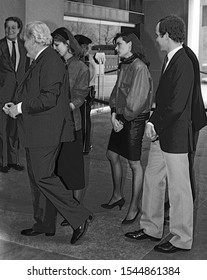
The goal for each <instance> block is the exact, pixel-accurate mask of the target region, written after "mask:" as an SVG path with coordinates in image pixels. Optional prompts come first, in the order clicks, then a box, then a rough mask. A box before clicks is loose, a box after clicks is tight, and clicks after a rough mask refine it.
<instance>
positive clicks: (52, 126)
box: [15, 47, 74, 147]
mask: <svg viewBox="0 0 207 280" xmlns="http://www.w3.org/2000/svg"><path fill="white" fill-rule="evenodd" d="M67 75H68V73H67V71H66V68H65V65H64V63H63V62H62V60H61V58H60V55H59V54H57V53H56V52H55V50H54V49H53V48H52V47H47V48H46V49H45V50H44V51H43V52H42V53H41V54H40V55H39V56H38V57H37V59H36V60H35V61H34V62H33V64H32V65H31V66H30V68H29V70H28V71H27V73H26V74H25V76H24V78H23V80H22V81H21V83H20V84H19V86H18V88H17V91H16V93H15V102H16V103H19V102H22V114H20V115H18V117H17V120H18V131H19V137H20V141H21V143H22V145H23V146H24V147H46V146H55V145H58V144H59V143H60V141H61V140H62V139H61V137H62V135H63V131H64V132H65V133H64V136H65V138H64V140H65V141H70V140H73V139H74V137H73V131H74V123H73V121H72V117H71V112H70V110H69V98H68V94H69V84H68V83H67V84H66V83H65V79H68V76H67Z"/></svg>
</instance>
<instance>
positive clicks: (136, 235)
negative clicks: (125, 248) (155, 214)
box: [125, 229, 160, 241]
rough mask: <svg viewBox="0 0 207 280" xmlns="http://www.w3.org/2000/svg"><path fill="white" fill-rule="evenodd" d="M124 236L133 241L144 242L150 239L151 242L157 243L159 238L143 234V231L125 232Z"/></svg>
mask: <svg viewBox="0 0 207 280" xmlns="http://www.w3.org/2000/svg"><path fill="white" fill-rule="evenodd" d="M125 236H126V237H127V238H130V239H133V240H144V239H150V240H151V241H159V240H160V238H156V237H153V236H150V235H148V234H146V233H144V230H143V229H140V230H136V231H133V232H127V233H126V234H125Z"/></svg>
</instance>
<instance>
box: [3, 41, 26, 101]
mask: <svg viewBox="0 0 207 280" xmlns="http://www.w3.org/2000/svg"><path fill="white" fill-rule="evenodd" d="M18 47H19V53H20V61H19V65H18V69H17V72H15V70H14V66H13V64H12V61H11V57H10V54H9V48H8V44H7V41H6V38H3V39H1V40H0V103H2V104H3V105H4V104H5V103H6V102H9V101H12V100H13V97H14V93H15V89H16V86H17V84H18V83H19V82H20V80H21V79H22V77H23V75H24V73H25V72H26V70H27V68H28V66H29V59H28V58H27V56H26V54H27V52H26V49H25V47H24V43H23V41H22V40H20V39H18Z"/></svg>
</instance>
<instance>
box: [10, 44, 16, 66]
mask: <svg viewBox="0 0 207 280" xmlns="http://www.w3.org/2000/svg"><path fill="white" fill-rule="evenodd" d="M15 43H16V42H15V41H12V55H11V60H12V63H13V65H14V69H16V57H17V54H16V48H15Z"/></svg>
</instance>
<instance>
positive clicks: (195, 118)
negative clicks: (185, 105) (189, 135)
mask: <svg viewBox="0 0 207 280" xmlns="http://www.w3.org/2000/svg"><path fill="white" fill-rule="evenodd" d="M183 48H184V50H185V52H186V54H187V55H188V57H189V58H190V60H191V62H192V63H193V70H194V87H193V97H192V125H193V131H199V130H200V129H201V128H203V127H204V126H205V125H207V117H206V111H205V107H204V103H203V98H202V94H201V81H200V66H199V62H198V59H197V57H196V55H195V54H194V52H193V51H192V50H191V49H190V48H189V47H188V46H186V45H185V44H183Z"/></svg>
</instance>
